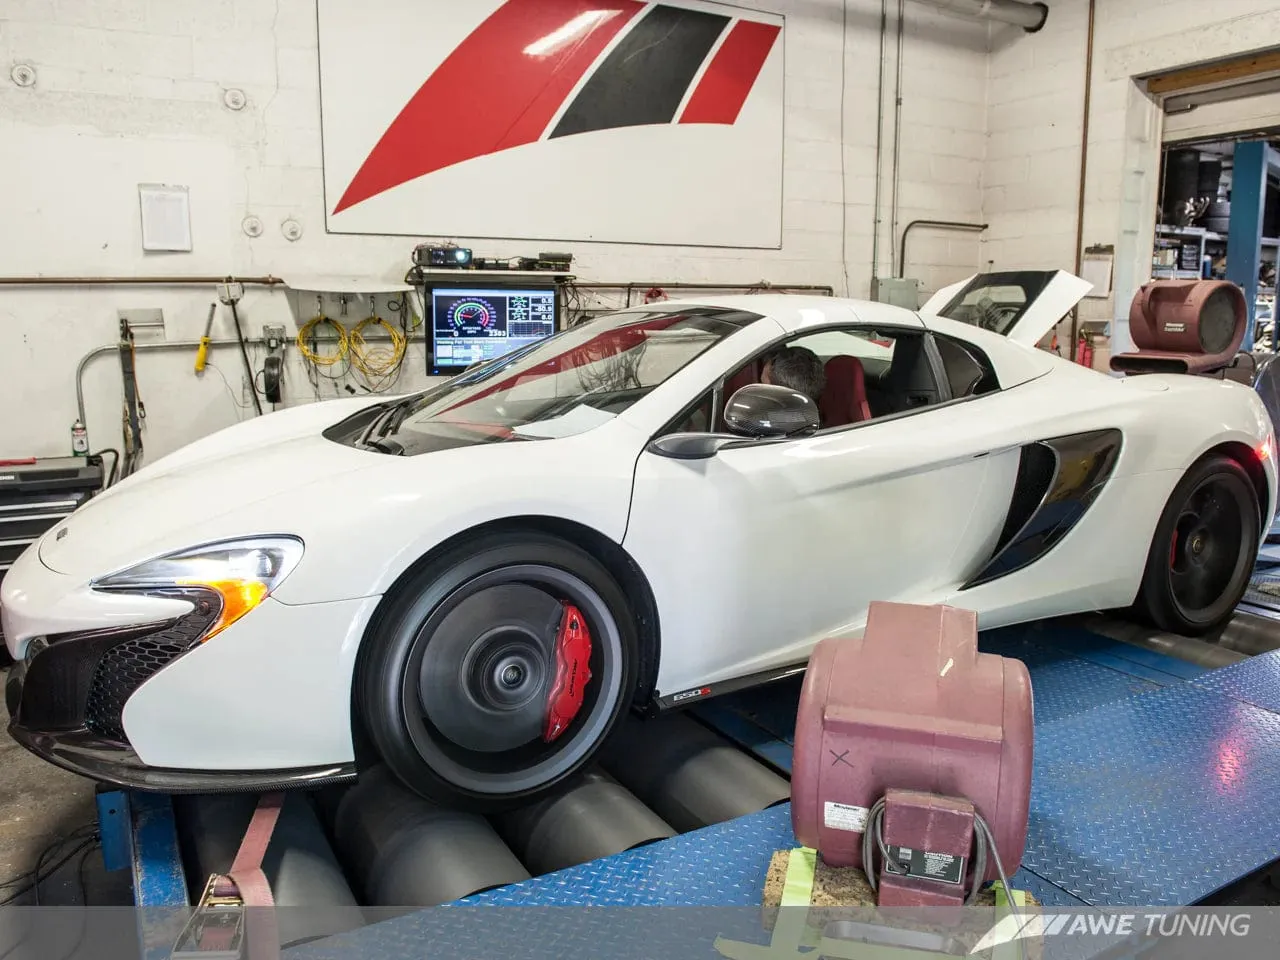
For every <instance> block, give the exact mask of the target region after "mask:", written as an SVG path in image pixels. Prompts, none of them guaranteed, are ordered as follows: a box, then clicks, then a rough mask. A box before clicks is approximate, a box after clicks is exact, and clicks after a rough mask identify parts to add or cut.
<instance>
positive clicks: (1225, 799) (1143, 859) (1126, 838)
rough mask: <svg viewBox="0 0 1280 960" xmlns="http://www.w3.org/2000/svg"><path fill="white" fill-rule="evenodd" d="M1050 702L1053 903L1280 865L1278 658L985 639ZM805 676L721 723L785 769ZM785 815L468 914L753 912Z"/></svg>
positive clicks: (576, 872)
mask: <svg viewBox="0 0 1280 960" xmlns="http://www.w3.org/2000/svg"><path fill="white" fill-rule="evenodd" d="M981 645H982V649H984V650H987V651H989V652H992V653H1000V654H1003V655H1005V656H1011V657H1016V658H1018V659H1020V660H1023V661H1024V662H1025V663H1026V664H1027V667H1028V669H1029V671H1030V673H1031V678H1032V686H1033V689H1034V691H1035V698H1036V762H1035V772H1034V778H1033V785H1032V798H1031V823H1030V832H1029V836H1028V841H1027V849H1026V853H1025V855H1024V857H1023V869H1022V870H1021V871H1019V873H1018V874H1017V875H1016V876H1015V877H1014V878H1013V880H1014V883H1015V885H1017V886H1019V887H1021V888H1023V889H1026V890H1029V891H1030V892H1031V893H1033V894H1034V895H1035V896H1036V897H1037V898H1038V899H1039V900H1040V901H1041V902H1042V903H1044V904H1046V905H1057V906H1070V905H1081V904H1092V905H1099V906H1102V905H1117V906H1118V905H1135V906H1178V905H1186V904H1191V903H1194V902H1196V901H1198V900H1201V899H1203V898H1204V897H1207V896H1209V895H1210V894H1212V893H1213V892H1215V891H1216V890H1218V889H1220V888H1221V887H1223V886H1225V885H1227V884H1229V883H1231V882H1233V881H1235V880H1237V879H1239V878H1240V877H1242V876H1244V875H1246V874H1247V873H1249V872H1251V871H1252V870H1254V869H1256V868H1258V867H1261V866H1263V865H1265V864H1266V863H1268V862H1270V861H1272V860H1274V859H1276V858H1277V857H1280V812H1278V809H1277V806H1276V797H1277V796H1280V651H1278V652H1276V653H1272V654H1267V655H1265V656H1259V657H1254V658H1252V659H1251V660H1248V661H1245V662H1242V663H1239V664H1236V665H1234V666H1231V667H1226V668H1223V669H1220V670H1214V671H1207V670H1205V669H1203V668H1201V667H1197V666H1194V665H1192V664H1188V663H1184V662H1183V661H1180V660H1175V659H1172V658H1170V657H1166V656H1163V655H1161V654H1157V653H1153V652H1150V651H1147V650H1143V649H1140V648H1138V647H1133V646H1130V645H1128V644H1124V643H1120V642H1118V641H1113V640H1109V639H1107V638H1105V637H1101V636H1098V635H1097V634H1093V633H1090V632H1088V631H1085V630H1081V629H1078V628H1072V627H1065V626H1060V625H1055V624H1035V625H1030V626H1025V627H1016V628H1008V629H1004V630H996V631H991V632H988V633H985V634H983V636H982V643H981ZM798 691H799V683H798V682H795V681H791V682H787V683H785V684H780V685H777V686H774V687H771V688H765V689H758V690H752V691H748V692H746V693H743V694H740V695H734V696H729V697H724V698H721V699H718V700H715V701H710V702H708V703H706V704H704V705H703V706H701V707H699V708H697V715H698V716H700V718H701V719H702V720H703V721H704V722H706V723H708V724H709V725H711V726H713V727H715V728H716V729H718V730H720V731H721V732H722V733H724V734H725V735H726V736H729V737H730V738H732V739H734V740H736V741H737V742H738V743H740V744H741V745H743V746H744V747H746V748H747V749H749V750H750V751H752V752H753V753H754V754H756V755H757V756H759V757H760V758H762V759H764V760H766V761H768V762H770V763H772V764H774V765H775V766H778V767H779V768H781V769H783V770H786V769H788V768H789V766H790V760H791V740H792V735H793V730H794V720H795V704H796V696H797V694H798ZM795 842H796V841H795V837H794V835H793V834H792V832H791V821H790V808H789V807H788V806H785V805H784V806H780V807H776V808H773V809H771V810H766V811H763V812H761V813H758V814H754V815H752V816H749V817H743V818H741V819H739V820H735V821H732V822H730V823H725V824H719V825H716V826H713V827H708V828H706V829H704V830H699V831H696V832H694V833H690V834H685V835H684V836H681V837H677V838H675V839H674V840H670V841H666V842H663V843H659V844H655V845H653V846H649V847H644V848H641V849H639V850H635V851H630V852H628V853H624V854H620V855H618V856H615V857H609V858H606V859H604V860H599V861H596V862H594V863H588V864H584V865H582V866H580V867H575V868H572V869H569V870H564V871H561V872H559V873H555V874H550V875H548V876H545V877H539V878H537V879H534V880H531V881H527V882H525V883H521V884H515V885H513V886H510V887H505V888H503V889H501V890H496V891H491V892H489V893H486V894H481V895H479V896H476V897H472V898H470V899H469V900H467V901H464V902H465V903H468V904H511V905H515V904H523V905H529V906H533V905H548V906H549V905H594V906H677V905H679V906H725V907H728V906H750V905H755V904H758V903H759V902H760V896H761V891H762V888H763V883H764V876H765V872H766V870H767V868H768V864H769V858H770V856H771V854H772V853H773V851H774V850H777V849H781V848H788V847H791V846H794V845H795Z"/></svg>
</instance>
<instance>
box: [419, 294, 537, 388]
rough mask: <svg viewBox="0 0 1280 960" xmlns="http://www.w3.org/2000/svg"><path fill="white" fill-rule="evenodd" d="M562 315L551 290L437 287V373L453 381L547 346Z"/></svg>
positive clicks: (434, 332)
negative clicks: (479, 366)
mask: <svg viewBox="0 0 1280 960" xmlns="http://www.w3.org/2000/svg"><path fill="white" fill-rule="evenodd" d="M557 314H558V311H557V303H556V288H555V286H554V285H551V284H547V285H544V286H538V285H534V284H529V285H521V286H509V287H508V286H492V287H479V286H462V285H440V286H436V287H432V288H431V359H430V367H431V373H433V374H445V375H452V374H455V373H457V372H459V371H460V370H465V369H466V368H467V367H469V366H471V365H472V364H475V363H480V362H481V361H483V360H492V359H494V358H495V357H500V356H502V355H503V354H505V353H509V352H511V351H512V350H516V349H518V348H520V347H524V346H527V345H528V344H530V343H534V342H535V341H538V340H543V339H545V338H546V337H549V336H551V335H552V334H554V333H555V332H556V316H557Z"/></svg>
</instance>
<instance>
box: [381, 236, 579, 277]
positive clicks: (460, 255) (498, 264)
mask: <svg viewBox="0 0 1280 960" xmlns="http://www.w3.org/2000/svg"><path fill="white" fill-rule="evenodd" d="M412 259H413V267H412V268H411V269H410V270H409V274H408V276H406V277H405V282H407V283H422V282H423V273H424V272H426V271H432V270H519V271H532V272H544V271H545V272H547V273H568V272H569V269H570V268H571V267H572V266H573V254H572V253H563V252H560V251H543V252H542V253H539V254H538V255H537V256H536V257H524V256H520V257H476V256H473V255H472V252H471V248H469V247H459V246H454V245H452V244H445V245H444V246H433V245H432V244H428V243H422V244H419V245H418V246H416V247H414V248H413V255H412Z"/></svg>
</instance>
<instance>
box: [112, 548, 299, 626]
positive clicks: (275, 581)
mask: <svg viewBox="0 0 1280 960" xmlns="http://www.w3.org/2000/svg"><path fill="white" fill-rule="evenodd" d="M301 559H302V541H301V540H299V539H297V538H296V537H254V538H251V539H245V540H229V541H224V542H222V543H211V544H205V545H204V546H200V547H193V548H191V549H190V550H182V551H179V552H177V553H170V554H166V555H164V556H162V557H156V558H155V559H154V560H147V561H145V562H144V563H140V564H137V565H136V566H133V567H129V568H128V569H126V570H121V571H119V572H117V573H113V574H110V575H108V576H105V577H101V578H98V579H96V580H94V581H92V583H91V584H90V586H91V587H93V588H94V589H95V590H121V591H130V592H137V593H161V594H163V593H165V592H170V591H177V592H185V591H187V590H191V589H196V590H201V591H204V592H207V593H212V594H216V596H217V599H218V600H219V601H220V603H221V607H220V609H219V611H218V615H217V617H216V618H215V619H214V621H213V623H212V624H211V625H210V627H209V629H207V630H206V631H205V632H204V634H203V635H202V636H201V638H200V639H201V640H202V641H204V640H208V639H209V638H210V637H213V636H215V635H216V634H218V633H220V632H222V631H223V630H225V629H226V628H227V627H229V626H231V624H233V623H235V622H236V621H237V620H239V619H240V618H241V617H243V616H244V615H245V614H246V613H248V612H249V611H250V610H252V609H253V608H254V607H256V606H258V605H259V604H260V603H262V601H263V600H265V599H266V598H267V597H269V596H270V595H271V593H272V591H274V590H275V589H276V587H278V586H280V584H281V583H283V582H284V579H285V577H287V576H288V575H289V574H290V573H291V572H292V571H293V568H294V567H296V566H297V565H298V561H299V560H301Z"/></svg>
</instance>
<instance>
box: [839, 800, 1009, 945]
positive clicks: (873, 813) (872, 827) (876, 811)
mask: <svg viewBox="0 0 1280 960" xmlns="http://www.w3.org/2000/svg"><path fill="white" fill-rule="evenodd" d="M884 809H885V800H884V797H881V798H880V799H879V800H877V801H876V802H875V804H874V805H873V806H872V807H871V810H870V811H869V812H868V814H867V825H866V829H864V830H863V832H862V870H863V873H865V874H866V875H867V883H868V884H869V885H870V886H871V889H872V891H873V892H874V891H876V890H877V889H878V887H879V885H880V881H879V879H878V877H877V875H876V870H875V860H874V854H875V853H876V851H877V850H878V851H879V853H880V862H881V863H882V864H883V865H884V868H885V869H886V870H888V871H889V872H890V873H897V874H903V873H905V872H906V871H905V870H903V869H902V868H901V867H899V866H898V864H897V863H896V862H895V861H894V860H893V858H892V857H890V856H889V849H888V847H886V846H885V842H884ZM973 827H974V830H973V842H974V853H973V889H972V890H970V891H969V894H968V896H967V897H966V898H965V905H966V906H974V905H975V904H976V903H977V902H978V895H979V894H980V893H981V892H982V878H983V877H985V876H986V874H987V857H988V855H990V856H991V857H992V858H993V859H994V860H995V862H996V872H997V874H999V876H1000V883H1001V884H1002V885H1003V886H1004V892H1005V897H1006V899H1007V900H1008V901H1009V911H1010V912H1011V913H1012V914H1013V915H1014V916H1019V915H1020V914H1021V911H1020V910H1019V909H1018V905H1017V903H1015V902H1014V897H1013V888H1012V887H1010V886H1009V878H1008V876H1006V875H1005V871H1004V862H1003V861H1002V860H1001V859H1000V851H999V850H998V849H997V848H996V838H995V834H994V833H992V831H991V827H990V826H989V825H988V824H987V821H986V820H984V819H983V818H982V814H980V813H978V811H977V810H974V811H973ZM1019 945H1020V946H1021V945H1022V941H1019ZM1024 955H1025V953H1024Z"/></svg>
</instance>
